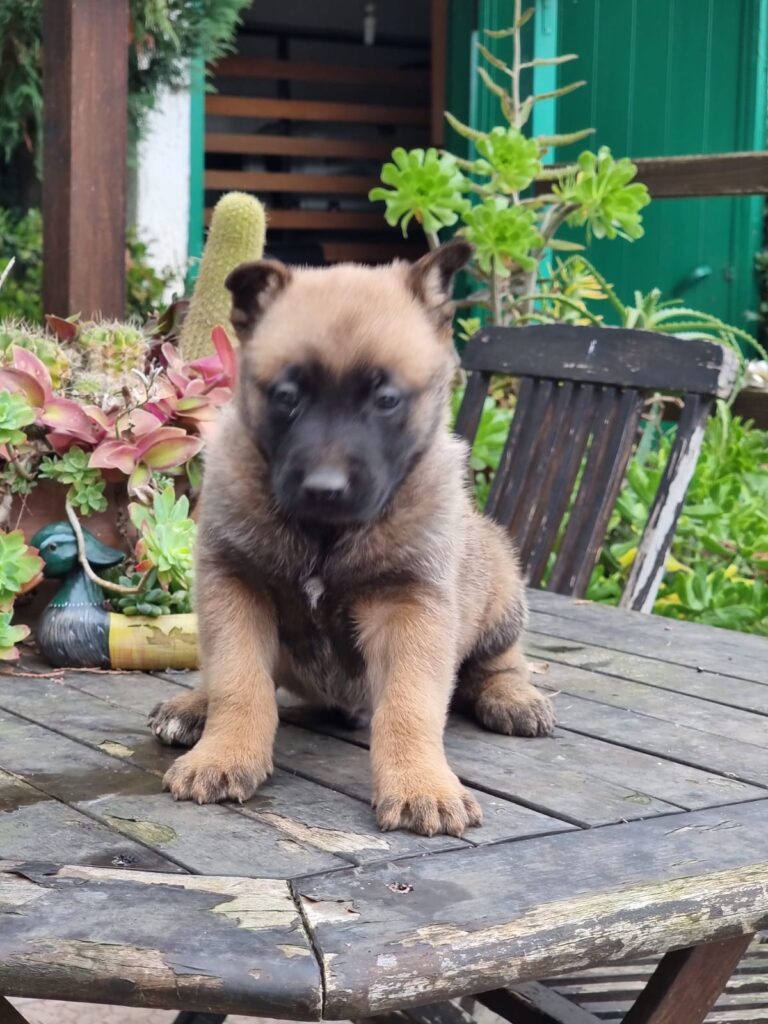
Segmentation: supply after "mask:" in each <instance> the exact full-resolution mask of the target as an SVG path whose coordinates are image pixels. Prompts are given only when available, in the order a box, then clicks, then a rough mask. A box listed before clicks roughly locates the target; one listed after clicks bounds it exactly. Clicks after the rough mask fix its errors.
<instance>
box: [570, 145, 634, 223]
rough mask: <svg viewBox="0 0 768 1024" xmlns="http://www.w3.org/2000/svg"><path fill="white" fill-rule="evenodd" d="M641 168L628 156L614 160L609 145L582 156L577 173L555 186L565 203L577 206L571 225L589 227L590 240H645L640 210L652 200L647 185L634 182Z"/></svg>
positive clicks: (571, 217)
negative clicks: (592, 237) (641, 238)
mask: <svg viewBox="0 0 768 1024" xmlns="http://www.w3.org/2000/svg"><path fill="white" fill-rule="evenodd" d="M636 173H637V168H636V167H635V165H634V164H633V163H632V161H631V160H628V159H627V158H626V157H624V158H622V159H621V160H614V159H613V157H612V156H611V151H610V149H609V148H608V147H607V146H601V147H600V149H599V150H598V151H597V154H595V153H590V152H586V153H582V154H581V156H580V157H579V159H578V161H577V166H576V169H575V170H574V171H572V172H571V173H570V174H568V175H566V176H565V178H564V179H563V180H562V181H561V182H560V183H556V184H554V185H553V186H552V192H553V193H554V194H555V195H556V196H558V197H559V198H560V199H561V201H562V202H564V203H566V204H568V205H573V206H575V207H576V209H575V210H574V212H573V213H571V214H570V215H569V217H568V223H569V224H572V225H576V226H582V225H585V226H586V230H587V238H590V237H591V236H592V235H594V236H595V238H616V237H617V236H618V237H619V238H626V239H628V240H630V241H631V240H633V239H635V238H640V237H642V234H643V225H642V217H641V216H640V210H641V209H642V208H643V207H644V206H647V205H648V203H649V202H650V201H651V200H650V196H649V195H648V190H647V188H646V187H645V185H642V184H640V183H639V182H632V179H633V178H634V177H635V175H636Z"/></svg>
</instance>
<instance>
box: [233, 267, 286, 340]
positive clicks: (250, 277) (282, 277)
mask: <svg viewBox="0 0 768 1024" xmlns="http://www.w3.org/2000/svg"><path fill="white" fill-rule="evenodd" d="M290 280H291V272H290V270H289V269H288V267H286V265H285V264H284V263H281V262H280V261H279V260H257V261H256V262H255V263H241V264H240V266H239V267H235V269H234V270H233V271H232V273H231V274H229V275H228V277H227V279H226V281H225V282H224V284H225V286H226V287H227V288H229V290H230V291H231V292H232V313H231V316H230V319H231V320H232V326H233V327H234V328H235V333H236V334H237V336H238V338H239V339H240V341H241V342H243V343H244V342H246V341H247V340H248V338H249V337H250V335H251V333H252V332H253V329H254V327H255V326H256V324H257V323H258V321H259V320H260V318H261V317H262V316H263V314H264V313H265V311H266V310H267V309H268V308H269V306H271V304H272V303H273V302H274V301H275V299H276V298H277V296H278V295H279V294H280V292H281V291H282V290H283V289H284V288H285V287H286V285H287V284H288V282H289V281H290Z"/></svg>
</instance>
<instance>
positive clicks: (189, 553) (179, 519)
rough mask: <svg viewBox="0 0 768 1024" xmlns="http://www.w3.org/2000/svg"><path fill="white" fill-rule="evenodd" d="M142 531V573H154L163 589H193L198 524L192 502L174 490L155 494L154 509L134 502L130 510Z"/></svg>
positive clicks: (140, 546) (139, 551)
mask: <svg viewBox="0 0 768 1024" xmlns="http://www.w3.org/2000/svg"><path fill="white" fill-rule="evenodd" d="M128 511H129V513H130V516H131V521H132V523H133V525H134V526H135V527H136V529H137V530H138V531H139V540H138V543H137V545H136V553H137V555H138V558H139V562H138V564H137V566H136V568H137V570H138V571H139V572H147V571H150V570H154V571H156V572H157V579H158V581H159V583H160V585H161V586H163V587H166V588H167V587H170V586H171V585H173V586H174V587H175V588H176V589H186V590H189V587H190V583H191V579H192V560H193V551H194V546H195V538H196V536H197V524H196V523H195V521H194V520H193V519H191V518H190V516H189V499H188V498H187V497H186V495H182V496H181V497H179V498H177V497H176V495H175V494H174V491H173V487H172V486H169V487H166V488H165V489H164V490H163V491H162V492H160V493H159V494H155V496H154V499H153V502H152V507H151V508H147V506H146V505H138V504H136V503H132V504H131V505H130V506H129V509H128Z"/></svg>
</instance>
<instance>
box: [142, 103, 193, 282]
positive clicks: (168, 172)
mask: <svg viewBox="0 0 768 1024" xmlns="http://www.w3.org/2000/svg"><path fill="white" fill-rule="evenodd" d="M189 110H190V99H189V92H188V91H186V90H180V91H179V92H171V91H170V90H167V89H166V90H164V91H163V92H162V93H161V94H160V95H159V96H158V98H157V104H156V106H155V109H154V110H153V111H152V112H151V113H150V115H149V118H148V121H147V129H146V132H145V134H144V136H143V138H142V139H141V141H140V142H139V147H138V178H137V196H136V229H137V232H138V235H139V238H140V239H141V240H142V241H143V242H146V243H147V245H149V247H150V257H151V262H152V265H153V266H154V267H155V269H157V270H161V269H165V268H166V267H170V268H171V269H172V270H173V271H174V273H175V274H176V278H177V283H176V284H175V285H174V286H173V287H171V288H169V294H168V295H167V296H166V297H167V298H170V297H171V295H172V294H173V291H174V290H177V291H181V289H182V286H183V281H184V277H185V274H186V265H187V236H188V230H189V168H190V159H189V156H190V154H189V141H190V138H189V131H190V123H189Z"/></svg>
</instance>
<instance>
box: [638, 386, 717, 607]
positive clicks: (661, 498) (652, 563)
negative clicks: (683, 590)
mask: <svg viewBox="0 0 768 1024" xmlns="http://www.w3.org/2000/svg"><path fill="white" fill-rule="evenodd" d="M712 405H713V402H712V399H710V398H706V397H705V396H704V395H692V396H691V397H690V398H689V399H688V401H687V402H686V403H685V405H684V406H683V410H682V412H681V413H680V420H679V422H678V425H677V434H676V436H675V442H674V444H673V445H672V450H671V451H670V453H669V457H668V459H667V464H666V466H665V467H664V473H663V475H662V478H661V482H660V483H659V489H658V491H657V492H656V497H655V498H654V501H653V506H652V507H651V511H650V514H649V516H648V523H647V525H646V528H645V530H644V531H643V538H642V540H641V542H640V545H639V546H638V549H637V555H636V556H635V561H634V562H633V564H632V570H631V572H630V574H629V579H628V580H627V585H626V587H625V588H624V593H623V594H622V595H621V600H620V601H619V604H620V605H621V607H622V608H632V609H633V610H635V611H641V612H650V611H651V609H652V608H653V602H654V600H655V598H656V593H657V592H658V589H659V585H660V584H661V578H662V576H663V575H664V565H665V562H666V560H667V552H668V551H669V549H670V546H671V544H672V539H673V537H674V534H675V527H676V525H677V520H678V518H679V516H680V512H681V511H682V508H683V503H684V502H685V495H686V492H687V490H688V484H689V483H690V482H691V477H692V476H693V471H694V470H695V469H696V463H697V461H698V458H699V452H700V451H701V445H702V442H703V440H704V430H705V429H706V425H707V420H708V419H709V416H710V414H711V412H712Z"/></svg>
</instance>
